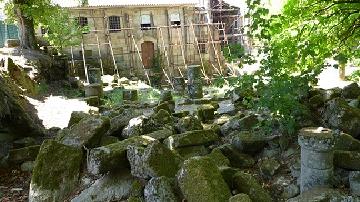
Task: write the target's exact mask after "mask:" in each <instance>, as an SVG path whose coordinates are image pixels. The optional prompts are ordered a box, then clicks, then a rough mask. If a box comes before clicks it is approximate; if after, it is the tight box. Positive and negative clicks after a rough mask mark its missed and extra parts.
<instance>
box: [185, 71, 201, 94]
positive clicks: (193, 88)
mask: <svg viewBox="0 0 360 202" xmlns="http://www.w3.org/2000/svg"><path fill="white" fill-rule="evenodd" d="M187 76H188V84H187V85H188V94H189V97H190V98H191V99H200V98H202V97H203V89H202V87H203V81H202V78H201V69H200V65H190V66H188V70H187Z"/></svg>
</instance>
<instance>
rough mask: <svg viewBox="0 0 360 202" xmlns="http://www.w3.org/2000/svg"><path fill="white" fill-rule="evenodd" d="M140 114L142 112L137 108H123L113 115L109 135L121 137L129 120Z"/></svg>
mask: <svg viewBox="0 0 360 202" xmlns="http://www.w3.org/2000/svg"><path fill="white" fill-rule="evenodd" d="M140 115H141V112H140V111H139V110H136V109H121V110H120V112H119V113H117V115H115V116H113V117H111V119H110V128H109V130H108V132H107V135H109V136H115V137H120V136H121V133H122V130H123V129H124V128H125V127H126V126H127V125H128V123H129V121H130V120H131V119H133V118H135V117H138V116H140Z"/></svg>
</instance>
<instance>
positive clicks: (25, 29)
mask: <svg viewBox="0 0 360 202" xmlns="http://www.w3.org/2000/svg"><path fill="white" fill-rule="evenodd" d="M14 4H15V8H14V9H15V10H14V12H15V15H16V17H17V21H18V26H19V33H20V46H21V48H24V49H37V45H36V39H35V29H34V19H33V18H32V17H31V16H26V15H25V13H24V11H23V9H22V8H21V7H22V6H24V5H25V6H29V5H27V3H26V0H15V1H14Z"/></svg>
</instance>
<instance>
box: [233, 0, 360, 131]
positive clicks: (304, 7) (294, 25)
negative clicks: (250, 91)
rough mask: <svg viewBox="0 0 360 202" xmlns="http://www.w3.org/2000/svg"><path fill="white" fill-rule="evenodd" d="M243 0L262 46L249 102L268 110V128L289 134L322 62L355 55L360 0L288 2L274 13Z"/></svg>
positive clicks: (256, 0)
mask: <svg viewBox="0 0 360 202" xmlns="http://www.w3.org/2000/svg"><path fill="white" fill-rule="evenodd" d="M247 4H248V7H249V13H248V14H247V15H248V17H250V18H251V19H252V23H251V24H250V26H249V27H248V29H247V30H248V35H249V36H251V38H252V39H253V41H255V43H256V44H257V45H260V47H261V48H259V50H258V55H257V59H258V62H259V64H260V69H259V70H258V71H257V72H256V73H255V74H254V75H252V76H253V78H254V80H253V86H254V87H255V89H256V91H257V95H258V97H257V98H254V99H252V104H251V106H252V107H253V109H255V110H259V111H262V112H268V114H269V115H270V119H268V123H269V124H267V125H268V126H270V125H271V124H273V123H276V124H277V125H279V126H280V128H281V129H283V131H285V132H287V133H288V134H291V133H294V132H295V129H296V127H297V123H298V122H299V120H301V119H302V118H301V117H303V116H308V115H309V112H308V111H307V108H306V107H305V104H306V103H305V100H306V99H304V98H306V97H307V96H308V95H307V92H308V91H309V89H310V88H311V87H312V86H313V85H314V84H316V82H317V78H316V76H317V75H318V74H319V73H320V72H321V70H322V69H323V68H324V67H325V60H326V59H328V58H335V59H336V60H338V61H339V62H342V63H344V62H347V61H348V59H350V58H356V57H358V56H359V27H360V1H358V0H329V1H323V0H306V1H304V0H288V1H287V2H286V4H285V6H284V8H283V10H282V12H281V13H280V14H275V15H271V14H270V13H269V9H267V8H266V7H265V6H264V5H262V3H261V1H260V0H247ZM244 78H246V80H249V79H248V76H246V77H244ZM239 80H242V78H240V79H239ZM238 83H242V82H238Z"/></svg>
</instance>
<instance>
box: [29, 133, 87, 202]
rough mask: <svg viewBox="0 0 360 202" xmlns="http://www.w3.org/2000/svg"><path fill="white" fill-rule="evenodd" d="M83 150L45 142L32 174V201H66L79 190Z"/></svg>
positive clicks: (30, 199) (54, 142)
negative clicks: (76, 189) (72, 193)
mask: <svg viewBox="0 0 360 202" xmlns="http://www.w3.org/2000/svg"><path fill="white" fill-rule="evenodd" d="M82 158H83V153H82V150H81V149H78V148H74V147H70V146H67V145H63V144H60V143H58V142H56V141H53V140H45V141H44V142H43V144H42V145H41V147H40V151H39V154H38V156H37V158H36V161H35V166H34V169H33V173H32V178H31V184H30V194H29V201H30V202H37V201H63V200H64V199H65V198H66V197H67V196H68V195H69V194H70V193H71V192H72V191H73V190H74V188H75V187H76V185H77V182H78V178H79V172H80V166H81V163H82Z"/></svg>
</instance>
